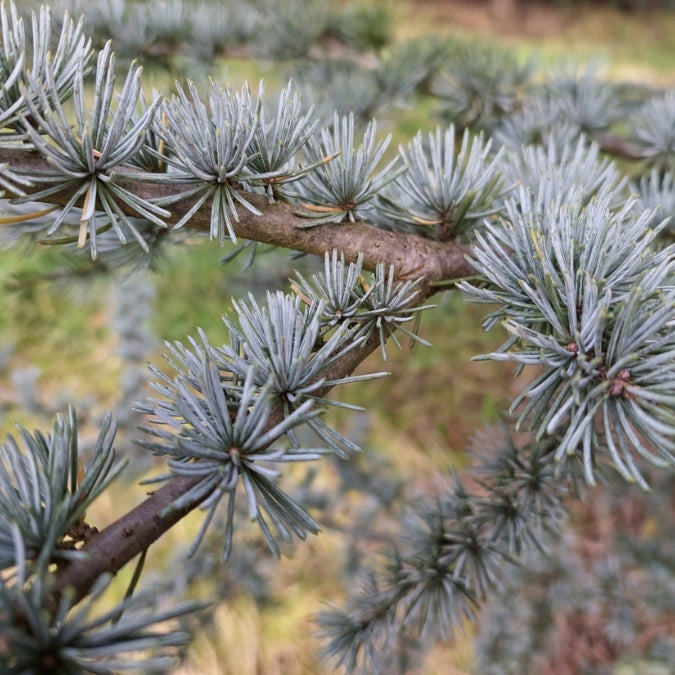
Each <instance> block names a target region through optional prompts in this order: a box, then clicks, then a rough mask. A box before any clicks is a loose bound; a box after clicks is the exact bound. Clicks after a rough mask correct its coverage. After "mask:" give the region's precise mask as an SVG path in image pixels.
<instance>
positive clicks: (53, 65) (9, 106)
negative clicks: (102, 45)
mask: <svg viewBox="0 0 675 675" xmlns="http://www.w3.org/2000/svg"><path fill="white" fill-rule="evenodd" d="M0 21H1V23H2V45H1V47H0V82H2V86H1V87H0V123H1V126H2V127H3V129H2V130H0V142H2V141H4V140H7V139H9V140H22V139H23V137H24V136H23V131H24V130H23V128H22V125H21V124H20V115H21V114H22V113H24V112H25V106H26V104H27V103H28V102H29V101H35V99H36V98H37V93H38V91H40V89H41V88H42V87H48V88H49V91H50V97H51V98H52V99H53V100H55V101H56V102H60V101H63V100H65V99H67V98H69V97H70V96H71V94H72V93H73V87H74V86H75V82H76V78H77V77H78V72H80V71H85V72H86V71H87V70H88V61H89V56H90V54H91V51H90V50H91V40H88V39H87V38H86V37H85V36H84V33H83V21H82V20H80V21H79V22H78V23H77V24H76V23H75V22H74V21H73V20H72V19H71V18H70V17H69V16H67V15H66V16H65V18H64V20H63V22H62V25H61V32H60V35H59V37H58V40H57V42H56V45H55V46H53V45H52V13H51V10H50V9H49V8H48V7H45V6H41V7H40V10H39V12H38V13H34V14H33V15H32V17H31V22H30V26H31V30H30V32H29V34H28V35H26V30H25V27H24V22H23V21H21V20H20V19H19V12H18V10H17V7H16V5H15V4H14V3H10V4H9V6H8V5H6V4H5V3H4V2H3V3H2V5H1V6H0ZM29 47H32V49H30V48H29ZM29 54H30V57H29ZM48 55H49V56H48ZM28 78H29V79H30V81H31V82H33V83H35V87H34V88H31V89H28V90H26V89H24V88H23V87H22V86H21V83H22V82H25V81H26V79H28ZM5 127H9V128H10V130H9V131H8V130H7V128H5Z"/></svg>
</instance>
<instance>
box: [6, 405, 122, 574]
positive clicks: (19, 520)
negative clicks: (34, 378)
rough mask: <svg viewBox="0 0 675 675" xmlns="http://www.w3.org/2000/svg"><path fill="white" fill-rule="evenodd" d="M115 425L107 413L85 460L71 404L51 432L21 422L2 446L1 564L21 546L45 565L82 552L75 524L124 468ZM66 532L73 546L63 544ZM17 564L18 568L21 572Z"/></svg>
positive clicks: (9, 564) (10, 562)
mask: <svg viewBox="0 0 675 675" xmlns="http://www.w3.org/2000/svg"><path fill="white" fill-rule="evenodd" d="M115 430H116V425H115V422H114V420H113V419H112V417H111V416H110V415H108V416H107V417H106V418H105V419H104V421H103V423H102V425H101V431H100V434H99V437H98V439H97V441H96V443H95V446H94V453H93V457H92V459H91V460H90V461H89V462H88V464H86V465H84V464H83V461H84V460H83V459H82V458H81V456H80V451H79V450H78V438H77V420H76V417H75V411H74V410H73V409H72V408H71V409H70V410H69V413H68V417H64V416H61V415H59V416H58V417H57V419H56V422H55V423H54V428H53V431H52V433H51V434H49V435H48V436H44V435H43V434H41V433H40V432H35V433H34V434H31V433H29V432H28V431H27V430H26V429H24V428H21V427H19V438H20V441H19V442H17V441H16V440H15V439H14V438H13V437H11V436H10V437H9V438H8V439H7V441H6V442H5V443H4V444H3V445H2V446H0V515H1V516H2V518H0V566H1V567H2V569H3V570H7V569H8V568H12V567H13V566H14V565H16V564H17V560H16V551H17V546H18V545H19V544H20V548H21V550H22V551H23V552H24V555H25V556H27V557H28V558H29V559H30V560H31V563H35V564H37V565H45V566H46V565H47V564H49V562H51V561H52V560H54V559H60V560H67V559H69V558H73V557H77V556H78V555H81V554H79V553H78V551H77V549H76V546H75V544H76V542H77V541H78V538H77V535H76V534H74V533H75V531H76V528H77V527H78V525H80V524H83V523H84V514H85V512H86V509H87V507H88V506H89V505H90V504H91V502H92V501H93V500H94V499H95V498H96V497H97V496H98V495H99V494H100V493H101V492H102V491H103V490H104V489H105V488H106V487H107V486H108V485H109V484H110V482H111V481H112V480H113V479H114V478H115V477H116V476H117V475H118V474H119V472H120V471H121V470H122V468H123V466H124V463H123V462H122V463H119V462H118V463H115V450H114V447H113V440H114V438H115ZM66 536H68V537H70V538H71V540H72V545H71V546H64V545H63V539H64V538H65V537H66ZM20 571H21V570H20V569H19V571H18V573H20Z"/></svg>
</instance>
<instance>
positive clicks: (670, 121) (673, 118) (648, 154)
mask: <svg viewBox="0 0 675 675" xmlns="http://www.w3.org/2000/svg"><path fill="white" fill-rule="evenodd" d="M631 121H632V127H633V137H634V139H635V140H636V141H637V142H638V143H639V144H640V145H641V146H642V148H643V151H642V155H643V157H645V159H646V160H647V161H648V162H649V163H650V164H652V165H653V166H655V167H657V168H659V169H661V170H666V171H672V170H673V169H674V168H675V90H672V89H671V90H669V91H666V92H665V94H663V96H654V97H653V98H651V99H649V100H648V101H646V102H645V103H644V104H643V105H642V107H641V108H640V109H639V110H638V111H636V112H635V114H634V115H633V118H632V120H631Z"/></svg>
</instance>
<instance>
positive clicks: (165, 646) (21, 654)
mask: <svg viewBox="0 0 675 675" xmlns="http://www.w3.org/2000/svg"><path fill="white" fill-rule="evenodd" d="M24 563H25V561H24V560H17V564H18V566H19V568H20V569H21V568H23V566H24ZM110 581H111V577H109V576H103V577H101V578H100V579H99V580H98V581H97V583H96V585H95V586H94V588H93V589H92V592H91V594H90V595H89V596H88V597H87V598H86V600H85V601H84V602H83V603H81V604H78V605H75V603H74V602H73V601H72V599H70V598H68V597H67V596H66V597H64V598H63V599H62V601H61V602H60V603H59V607H58V609H57V611H55V612H53V613H52V612H48V611H45V608H46V607H48V605H49V603H50V601H51V595H50V594H51V591H52V587H51V586H52V584H51V583H50V582H51V577H50V575H49V573H47V572H43V573H42V574H39V575H35V577H34V578H30V579H29V578H25V577H24V578H21V577H20V578H18V579H16V580H14V581H13V582H11V581H10V582H7V581H6V580H5V579H0V630H1V631H2V635H3V638H4V639H5V640H7V641H8V642H9V643H10V644H11V651H8V650H7V649H4V648H3V649H0V667H1V668H2V672H3V673H6V674H7V675H20V674H21V673H39V672H62V673H82V672H95V673H103V674H105V675H114V673H118V672H120V670H130V669H142V670H143V671H144V672H166V670H167V668H171V667H173V666H175V665H176V663H177V662H178V658H177V656H178V654H179V653H180V650H182V649H184V648H185V646H186V645H187V644H188V643H189V642H190V640H191V635H190V633H188V632H187V631H186V630H184V629H182V628H181V627H180V622H178V621H177V620H178V619H182V617H184V616H185V615H186V614H188V613H191V612H194V611H195V610H197V609H200V608H203V605H201V604H198V603H194V602H190V603H183V604H178V605H173V606H171V607H169V608H164V607H160V606H159V605H160V602H159V599H160V598H161V593H159V592H157V589H155V590H154V591H153V592H150V591H148V592H146V593H143V594H137V595H135V596H132V597H128V598H125V599H124V600H122V601H121V602H120V603H118V604H116V605H114V606H113V607H112V608H111V609H109V610H107V611H104V612H102V613H101V612H100V608H99V607H98V604H99V601H100V599H101V596H102V594H103V592H104V591H105V590H106V588H107V587H108V586H109V584H110Z"/></svg>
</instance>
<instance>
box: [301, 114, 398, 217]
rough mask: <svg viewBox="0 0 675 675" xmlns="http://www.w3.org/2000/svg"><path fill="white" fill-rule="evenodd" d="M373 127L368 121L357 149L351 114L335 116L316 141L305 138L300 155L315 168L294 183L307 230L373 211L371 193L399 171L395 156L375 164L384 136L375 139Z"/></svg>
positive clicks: (384, 145)
mask: <svg viewBox="0 0 675 675" xmlns="http://www.w3.org/2000/svg"><path fill="white" fill-rule="evenodd" d="M376 129H377V125H376V123H375V121H374V120H373V121H371V122H370V123H369V124H368V125H367V127H366V129H365V131H364V132H363V139H362V141H361V144H360V145H359V146H358V147H357V145H356V138H355V123H354V115H353V114H351V113H350V114H349V115H346V116H345V117H340V116H339V115H338V114H337V113H336V114H335V117H334V119H333V128H332V130H331V129H328V128H324V129H322V130H321V134H320V140H318V139H316V138H312V139H310V141H309V143H308V145H307V146H306V147H305V148H304V152H305V154H306V155H307V158H308V160H309V162H310V163H311V164H312V165H315V166H316V170H315V171H312V172H311V173H308V174H307V175H306V176H305V177H304V178H303V180H301V181H300V182H299V183H298V184H297V185H298V187H297V192H298V198H299V200H300V202H301V206H302V208H303V212H302V213H303V215H306V216H307V218H308V222H307V227H312V226H315V225H319V224H322V223H341V222H343V221H345V220H349V221H351V222H354V221H356V220H357V219H361V218H363V217H364V216H366V214H367V213H368V210H369V209H372V208H373V204H372V202H373V199H374V197H375V195H376V194H377V193H378V192H379V191H380V190H382V188H383V187H384V186H385V185H387V184H388V183H391V181H393V180H395V179H396V177H397V176H398V175H400V174H401V173H402V172H403V171H404V168H403V167H402V166H401V163H400V161H399V159H398V158H394V159H392V160H391V161H390V162H388V163H387V164H386V165H385V166H384V167H381V168H380V167H379V166H378V165H379V164H380V161H381V160H382V158H383V156H384V153H385V151H386V149H387V146H388V145H389V141H390V137H387V138H385V139H384V140H380V141H377V140H376V136H375V132H376ZM328 160H330V161H328ZM310 219H311V220H310Z"/></svg>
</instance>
